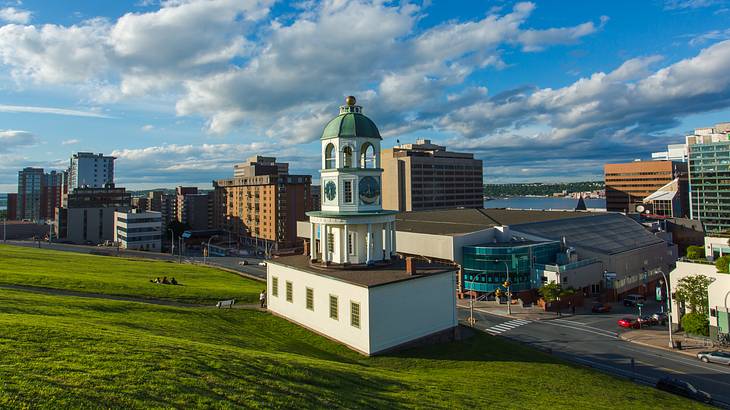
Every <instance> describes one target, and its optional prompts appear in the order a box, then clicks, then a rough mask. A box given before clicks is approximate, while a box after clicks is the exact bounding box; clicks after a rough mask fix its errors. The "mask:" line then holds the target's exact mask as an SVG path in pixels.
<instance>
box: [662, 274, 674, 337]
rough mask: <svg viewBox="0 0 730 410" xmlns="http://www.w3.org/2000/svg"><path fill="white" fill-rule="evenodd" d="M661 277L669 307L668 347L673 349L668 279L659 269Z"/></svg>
mask: <svg viewBox="0 0 730 410" xmlns="http://www.w3.org/2000/svg"><path fill="white" fill-rule="evenodd" d="M659 272H661V274H662V277H663V278H664V279H662V281H663V282H664V286H665V289H666V290H667V298H668V299H669V307H668V308H667V313H668V314H667V318H668V319H669V347H670V348H672V349H674V340H673V339H672V309H673V306H672V294H671V293H669V280H667V275H665V274H664V271H662V270H660V271H659Z"/></svg>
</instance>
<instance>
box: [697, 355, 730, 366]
mask: <svg viewBox="0 0 730 410" xmlns="http://www.w3.org/2000/svg"><path fill="white" fill-rule="evenodd" d="M697 358H698V359H700V360H702V361H703V362H705V363H720V364H728V365H730V353H726V352H699V353H697Z"/></svg>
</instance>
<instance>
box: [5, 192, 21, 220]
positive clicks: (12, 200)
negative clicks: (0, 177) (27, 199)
mask: <svg viewBox="0 0 730 410" xmlns="http://www.w3.org/2000/svg"><path fill="white" fill-rule="evenodd" d="M5 210H6V211H7V215H6V217H7V219H8V220H9V221H14V220H16V219H18V194H17V193H13V192H9V193H8V194H7V200H6V208H5Z"/></svg>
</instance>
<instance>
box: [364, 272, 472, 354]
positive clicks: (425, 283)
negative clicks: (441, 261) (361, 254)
mask: <svg viewBox="0 0 730 410" xmlns="http://www.w3.org/2000/svg"><path fill="white" fill-rule="evenodd" d="M457 324H458V322H457V317H456V274H455V272H447V273H444V274H440V275H433V276H428V277H424V278H418V279H413V280H409V281H405V282H397V283H393V284H389V285H385V286H376V287H373V288H370V326H371V328H370V349H371V351H372V352H373V353H377V352H379V351H382V350H385V349H388V348H391V347H394V346H398V345H400V344H403V343H405V342H408V341H411V340H414V339H418V338H421V337H423V336H428V335H430V334H433V333H436V332H439V331H442V330H445V329H450V328H452V327H455V326H456V325H457Z"/></svg>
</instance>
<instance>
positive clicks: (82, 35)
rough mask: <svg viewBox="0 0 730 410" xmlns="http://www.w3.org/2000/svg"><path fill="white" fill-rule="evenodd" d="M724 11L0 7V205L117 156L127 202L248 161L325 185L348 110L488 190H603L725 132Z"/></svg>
mask: <svg viewBox="0 0 730 410" xmlns="http://www.w3.org/2000/svg"><path fill="white" fill-rule="evenodd" d="M729 17H730V0H643V1H635V0H632V1H619V0H614V1H610V2H608V1H601V2H598V1H578V0H575V1H570V0H565V1H532V2H515V1H498V0H494V1H486V0H484V1H477V0H468V1H467V0H464V1H457V0H451V1H443V0H442V1H439V0H432V1H428V0H424V1H421V2H388V1H373V2H369V1H344V0H332V1H323V2H315V1H309V0H302V1H297V2H281V1H279V2H277V1H273V0H167V1H154V0H131V1H123V0H115V1H72V0H67V1H63V2H59V1H50V0H49V1H40V0H22V1H20V0H12V1H10V0H0V192H2V191H8V192H12V191H15V190H16V184H17V172H18V170H19V169H21V168H23V167H26V166H36V167H43V168H46V169H61V168H65V167H67V166H68V161H69V157H70V155H71V154H72V153H74V152H79V151H82V152H89V151H90V152H95V153H99V152H101V153H105V154H108V155H114V156H116V157H117V160H116V182H117V184H118V185H121V186H126V187H128V188H130V189H150V188H156V187H173V186H176V185H180V184H184V185H197V186H199V187H202V188H210V186H211V181H212V180H215V179H221V178H229V177H231V176H232V174H233V164H235V163H237V162H242V161H243V160H245V159H246V158H248V157H250V156H252V155H257V154H259V155H269V156H276V157H277V158H278V160H280V161H286V162H289V163H290V168H291V172H295V173H304V174H311V175H314V179H315V180H318V171H317V170H318V168H319V161H320V159H319V153H320V150H319V140H318V139H319V137H320V136H321V132H322V130H323V128H324V126H325V124H326V123H327V122H328V121H329V120H330V119H331V118H333V117H334V116H336V115H337V113H338V108H337V107H338V106H339V105H341V104H343V102H344V98H345V96H347V95H355V96H356V97H357V99H358V103H359V104H360V105H362V106H363V111H364V113H365V114H366V115H368V116H369V117H370V118H371V119H372V120H373V121H375V123H376V124H377V125H378V127H379V129H380V132H381V134H382V135H383V138H384V140H383V144H382V145H383V147H385V148H387V147H391V146H393V145H395V144H396V141H397V140H400V142H401V143H407V142H414V141H415V140H416V138H428V139H431V140H432V141H433V142H435V143H439V144H442V145H445V146H447V148H448V149H450V150H454V151H467V152H473V153H474V154H475V155H476V157H478V158H480V159H482V160H483V162H484V180H485V183H505V182H536V181H542V182H557V181H580V180H601V179H602V167H603V164H604V163H607V162H625V161H632V160H634V159H636V158H644V159H647V158H650V154H651V152H653V151H661V150H662V149H663V148H665V146H666V145H667V144H672V143H681V142H682V141H683V135H685V134H686V133H687V132H688V131H690V130H692V129H693V128H696V127H705V126H712V125H713V124H715V123H717V122H723V121H730V75H729V74H728V73H730V70H729V69H728V66H730V18H729Z"/></svg>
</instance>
